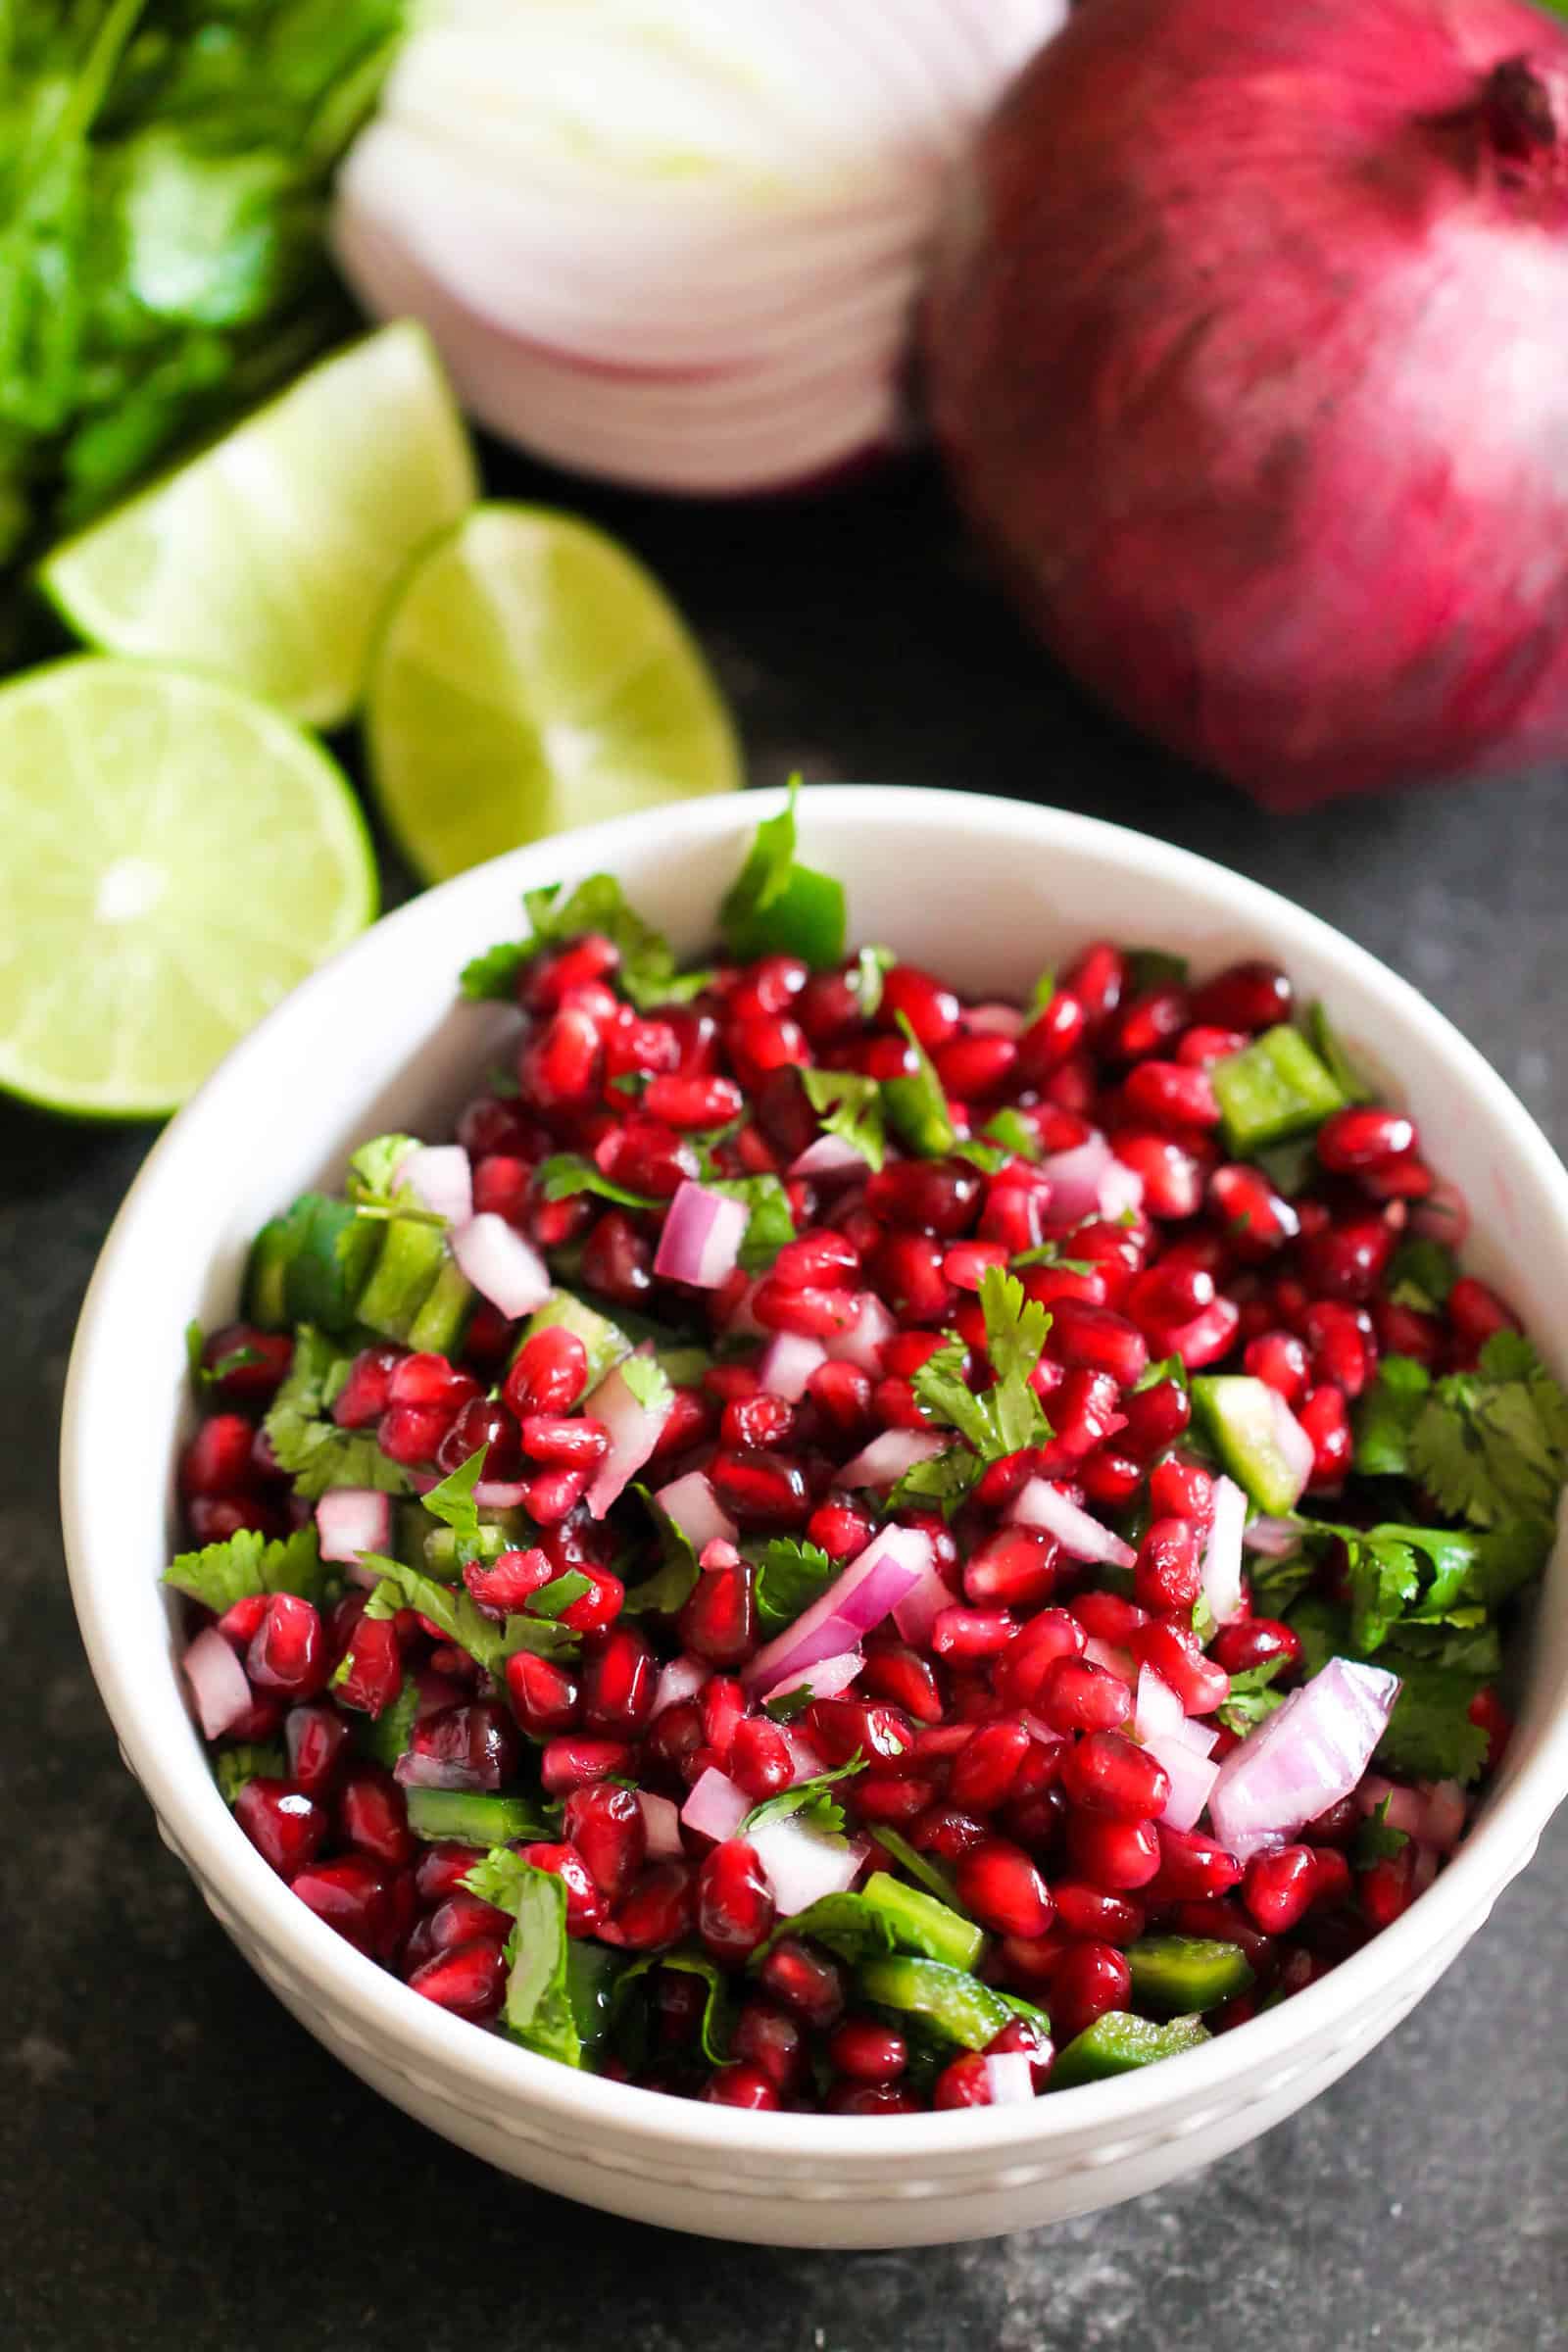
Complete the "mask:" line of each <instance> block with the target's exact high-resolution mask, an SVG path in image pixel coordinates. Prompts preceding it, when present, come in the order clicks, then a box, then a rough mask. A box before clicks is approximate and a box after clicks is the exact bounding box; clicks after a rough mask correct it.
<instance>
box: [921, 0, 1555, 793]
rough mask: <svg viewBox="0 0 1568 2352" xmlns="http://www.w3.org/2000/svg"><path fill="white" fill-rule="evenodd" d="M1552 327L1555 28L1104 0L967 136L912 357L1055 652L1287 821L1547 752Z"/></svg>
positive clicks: (1023, 599) (964, 485) (1235, 0)
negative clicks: (1360, 797)
mask: <svg viewBox="0 0 1568 2352" xmlns="http://www.w3.org/2000/svg"><path fill="white" fill-rule="evenodd" d="M1520 61H1524V62H1522V63H1521V62H1520ZM1565 315H1568V28H1565V27H1564V26H1563V25H1561V24H1558V23H1555V22H1553V20H1552V19H1551V18H1549V17H1548V16H1546V15H1545V14H1544V13H1543V12H1541V11H1539V10H1538V9H1536V8H1535V7H1532V6H1529V5H1525V4H1524V0H1314V5H1312V6H1310V7H1297V8H1271V7H1259V6H1257V5H1256V0H1181V5H1180V6H1179V7H1177V6H1173V5H1171V0H1095V5H1094V6H1093V7H1088V8H1082V9H1079V10H1078V11H1076V12H1075V13H1074V15H1073V17H1072V18H1071V20H1070V22H1069V24H1068V26H1067V28H1066V30H1065V31H1064V32H1063V33H1062V34H1060V35H1059V36H1058V38H1057V39H1056V40H1055V41H1054V42H1052V43H1051V44H1050V45H1049V46H1048V47H1047V48H1046V49H1045V50H1043V51H1042V52H1041V54H1040V55H1039V57H1038V58H1037V59H1036V60H1035V61H1034V62H1033V63H1032V64H1031V65H1030V66H1029V67H1028V68H1027V69H1026V71H1025V72H1024V73H1023V74H1022V75H1021V76H1020V77H1019V79H1018V80H1017V81H1016V82H1014V84H1013V85H1012V87H1011V89H1010V91H1009V92H1008V93H1007V95H1006V96H1005V99H1004V100H1003V103H1002V105H1001V107H1000V108H999V110H998V111H997V113H996V114H995V115H994V116H993V118H992V121H991V123H990V125H989V127H988V128H987V130H986V131H985V132H984V133H983V134H982V138H981V140H980V142H979V145H978V147H977V149H976V150H975V152H974V153H973V155H972V156H971V159H970V162H969V165H968V167H967V171H966V172H965V174H964V175H963V177H962V179H961V183H960V184H959V185H958V187H957V188H956V193H955V197H954V201H953V203H952V205H951V207H950V210H949V213H948V217H947V221H946V223H945V228H944V232H943V235H942V238H941V239H940V241H939V251H938V257H937V262H936V266H935V270H934V274H933V278H932V281H931V287H930V293H929V299H928V302H927V305H926V311H925V319H924V340H925V349H926V357H927V363H928V371H929V378H930V398H931V409H932V415H933V421H934V425H935V429H936V433H937V436H938V438H939V441H940V442H941V444H942V446H943V448H944V451H945V453H946V455H947V458H948V460H949V463H950V465H951V467H952V470H953V474H954V477H955V480H956V485H957V488H958V492H959V495H960V498H961V499H962V501H963V503H964V505H965V506H966V508H967V509H968V511H969V514H970V515H971V516H972V518H973V519H974V521H975V522H976V523H977V524H978V526H979V527H980V529H981V531H982V533H983V535H984V536H985V537H986V538H987V539H988V541H989V542H990V544H991V546H992V549H993V551H994V553H995V555H996V557H997V560H998V563H999V564H1000V566H1001V569H1002V572H1003V574H1004V576H1005V579H1006V581H1007V582H1008V584H1009V586H1010V587H1011V588H1012V590H1013V591H1014V592H1015V594H1016V596H1017V598H1018V601H1019V603H1020V604H1021V606H1022V608H1023V610H1024V612H1025V613H1026V614H1027V615H1028V617H1029V618H1030V619H1031V620H1032V622H1033V623H1034V625H1035V626H1036V627H1037V628H1038V629H1039V631H1040V633H1041V635H1042V636H1043V637H1044V638H1045V640H1046V642H1047V644H1048V645H1049V646H1050V647H1051V649H1052V650H1053V652H1054V653H1055V654H1056V655H1057V656H1058V657H1059V659H1060V660H1061V661H1062V662H1064V663H1065V664H1066V666H1067V667H1068V668H1069V669H1071V670H1072V671H1073V672H1074V673H1075V674H1076V675H1077V676H1078V677H1079V678H1080V679H1081V680H1082V681H1083V682H1084V683H1085V684H1086V685H1088V686H1089V687H1090V688H1091V689H1092V690H1093V691H1094V692H1095V693H1097V694H1098V695H1100V696H1101V697H1102V698H1103V700H1104V701H1105V702H1107V703H1108V704H1110V705H1112V706H1113V707H1114V708H1116V709H1117V710H1119V711H1123V712H1124V713H1126V714H1127V715H1128V716H1130V717H1132V718H1133V719H1135V720H1136V721H1137V722H1139V723H1140V724H1142V725H1143V726H1144V727H1145V728H1147V729H1148V730H1149V731H1150V732H1151V733H1152V734H1153V735H1156V736H1158V737H1159V738H1160V739H1161V740H1162V741H1163V742H1165V743H1166V744H1167V745H1169V746H1170V747H1171V748H1172V749H1173V750H1175V751H1177V752H1179V753H1181V754H1183V755H1184V756H1185V757H1187V758H1189V759H1191V760H1196V761H1199V762H1201V763H1203V764H1205V765H1208V766H1210V767H1213V768H1217V769H1218V770H1220V771H1221V773H1223V774H1225V775H1227V776H1229V777H1230V778H1232V779H1233V780H1234V781H1235V782H1237V783H1240V784H1243V785H1245V786H1246V787H1247V788H1248V789H1249V790H1250V791H1251V792H1252V793H1254V794H1255V795H1256V797H1257V798H1258V799H1260V800H1262V801H1263V802H1265V803H1266V804H1267V805H1268V806H1270V807H1273V808H1276V809H1294V808H1301V807H1305V806H1308V805H1310V804H1312V803H1314V802H1317V801H1320V800H1323V799H1327V798H1328V797H1330V796H1331V795H1333V794H1336V793H1343V792H1358V791H1366V790H1372V789H1376V788H1380V787H1383V786H1387V785H1390V784H1395V783H1405V782H1416V781H1424V780H1430V779H1438V778H1444V777H1453V776H1457V775H1461V774H1469V773H1482V772H1486V771H1487V770H1491V769H1504V768H1510V767H1512V768H1518V767H1521V766H1523V765H1524V764H1526V762H1527V761H1529V760H1531V759H1533V758H1541V757H1545V756H1548V755H1550V754H1551V753H1553V752H1556V753H1561V752H1562V751H1563V750H1564V749H1565V748H1568V468H1565V467H1564V466H1563V465H1562V463H1561V458H1560V452H1561V449H1562V446H1563V443H1564V440H1565V438H1568V370H1565V369H1564V367H1563V364H1562V361H1563V342H1562V325H1561V321H1562V319H1563V318H1564V316H1565Z"/></svg>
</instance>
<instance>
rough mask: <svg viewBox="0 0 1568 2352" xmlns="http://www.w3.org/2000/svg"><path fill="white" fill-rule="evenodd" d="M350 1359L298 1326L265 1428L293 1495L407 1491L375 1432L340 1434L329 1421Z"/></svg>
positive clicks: (324, 1338) (322, 1336) (346, 1431)
mask: <svg viewBox="0 0 1568 2352" xmlns="http://www.w3.org/2000/svg"><path fill="white" fill-rule="evenodd" d="M351 1360H352V1359H351V1358H350V1357H349V1356H348V1355H346V1354H344V1353H342V1352H341V1351H340V1349H339V1348H337V1347H336V1345H335V1344H334V1343H333V1341H331V1340H330V1339H329V1338H328V1337H327V1336H326V1334H325V1333H324V1332H320V1331H317V1330H316V1329H314V1328H313V1326H312V1325H311V1324H309V1323H302V1324H301V1325H300V1327H299V1329H298V1331H297V1332H296V1334H295V1338H294V1360H293V1363H292V1364H291V1365H290V1367H289V1373H288V1378H287V1379H286V1380H285V1381H284V1383H283V1385H282V1387H281V1388H280V1389H279V1390H278V1392H277V1395H276V1396H275V1397H273V1399H272V1404H271V1409H270V1412H269V1413H268V1416H267V1420H266V1423H265V1425H264V1426H265V1428H266V1430H267V1435H268V1440H269V1442H270V1446H271V1448H272V1451H273V1453H274V1454H275V1455H276V1457H277V1465H278V1468H279V1469H280V1470H286V1471H288V1472H289V1474H290V1475H291V1476H292V1478H293V1480H294V1492H295V1494H296V1495H306V1496H307V1497H309V1498H310V1499H311V1500H315V1499H316V1497H318V1496H319V1495H324V1494H325V1493H326V1492H327V1490H328V1488H330V1487H373V1488H375V1489H376V1490H377V1492H378V1493H380V1494H384V1495H406V1494H407V1493H408V1491H409V1480H408V1476H407V1473H406V1472H405V1471H403V1470H402V1469H400V1468H399V1466H398V1464H397V1463H396V1462H391V1461H388V1459H387V1457H386V1455H385V1454H384V1453H383V1452H382V1451H381V1448H380V1446H378V1445H377V1444H376V1442H375V1432H374V1430H373V1429H339V1427H338V1426H337V1423H336V1422H335V1421H334V1420H332V1418H331V1417H330V1407H331V1404H332V1400H333V1398H334V1397H337V1396H338V1395H339V1394H340V1393H341V1391H342V1387H343V1383H344V1381H345V1380H346V1379H347V1377H348V1371H349V1364H350V1362H351Z"/></svg>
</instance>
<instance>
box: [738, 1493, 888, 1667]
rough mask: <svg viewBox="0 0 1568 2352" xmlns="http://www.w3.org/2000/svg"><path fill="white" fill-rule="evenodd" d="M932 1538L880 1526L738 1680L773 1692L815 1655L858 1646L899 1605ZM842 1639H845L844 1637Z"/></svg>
mask: <svg viewBox="0 0 1568 2352" xmlns="http://www.w3.org/2000/svg"><path fill="white" fill-rule="evenodd" d="M932 1556H933V1554H932V1548H931V1539H930V1537H929V1536H926V1535H922V1534H921V1533H920V1531H919V1529H918V1528H913V1527H884V1528H883V1529H882V1531H881V1533H880V1534H879V1535H875V1536H873V1537H872V1539H871V1541H870V1543H869V1544H867V1545H866V1547H865V1549H864V1550H863V1551H862V1552H859V1553H858V1554H857V1556H856V1557H855V1558H854V1559H853V1560H851V1562H850V1564H849V1566H848V1567H847V1568H846V1569H845V1570H844V1571H843V1573H842V1575H840V1576H837V1577H835V1579H834V1580H833V1582H832V1584H830V1585H829V1587H828V1589H827V1591H826V1592H825V1593H821V1594H819V1595H818V1597H817V1598H816V1599H815V1600H813V1601H812V1603H811V1605H810V1607H809V1609H806V1610H804V1611H803V1612H802V1614H801V1615H800V1616H799V1617H797V1618H796V1620H795V1623H794V1624H793V1625H790V1626H786V1627H785V1629H784V1631H783V1632H782V1633H781V1634H776V1635H775V1636H774V1638H773V1640H772V1641H771V1642H765V1643H764V1644H763V1646H762V1647H761V1648H760V1650H759V1651H758V1653H757V1655H756V1657H755V1658H753V1660H752V1662H751V1664H750V1665H749V1666H748V1667H747V1668H746V1670H745V1673H744V1675H743V1677H742V1680H743V1681H744V1682H746V1683H747V1684H748V1685H749V1686H750V1687H751V1688H752V1689H753V1690H757V1689H766V1690H769V1691H771V1690H774V1689H776V1688H777V1687H778V1685H779V1684H780V1683H784V1682H786V1681H787V1679H788V1678H791V1677H793V1678H794V1680H795V1681H797V1682H798V1681H799V1680H800V1678H801V1675H802V1672H803V1671H804V1669H805V1668H806V1667H808V1666H814V1665H815V1664H816V1662H817V1660H818V1659H819V1658H830V1657H833V1656H836V1655H837V1654H838V1653H839V1652H840V1651H843V1650H851V1649H854V1648H856V1647H858V1642H859V1637H860V1635H861V1634H868V1633H870V1632H871V1630H872V1628H873V1627H874V1626H878V1625H880V1624H881V1622H882V1620H883V1618H884V1617H886V1616H887V1615H888V1614H889V1612H890V1611H891V1610H892V1609H893V1608H894V1607H895V1606H896V1605H897V1604H898V1602H899V1601H900V1600H901V1599H902V1598H903V1597H904V1595H905V1593H907V1592H908V1591H909V1590H910V1589H911V1587H912V1586H914V1585H916V1584H917V1583H918V1582H919V1579H920V1574H921V1571H922V1570H923V1569H925V1568H927V1567H929V1565H930V1563H931V1559H932ZM846 1637H847V1638H846Z"/></svg>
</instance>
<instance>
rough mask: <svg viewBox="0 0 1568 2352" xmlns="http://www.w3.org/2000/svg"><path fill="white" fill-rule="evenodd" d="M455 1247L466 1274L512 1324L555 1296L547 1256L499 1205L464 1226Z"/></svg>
mask: <svg viewBox="0 0 1568 2352" xmlns="http://www.w3.org/2000/svg"><path fill="white" fill-rule="evenodd" d="M451 1249H452V1254H453V1256H454V1257H455V1258H456V1260H457V1262H458V1269H459V1271H460V1273H462V1274H463V1275H464V1276H465V1277H466V1280H467V1281H469V1282H471V1283H472V1285H473V1287H474V1289H475V1290H476V1291H477V1292H478V1294H479V1296H480V1298H481V1299H489V1301H490V1303H491V1305H492V1306H494V1307H498V1308H499V1309H500V1311H501V1313H502V1314H504V1315H505V1316H506V1317H507V1320H508V1321H509V1322H514V1323H515V1321H516V1320H517V1318H518V1317H519V1316H521V1315H531V1314H532V1313H533V1310H534V1308H535V1307H536V1306H543V1304H544V1302H545V1300H546V1299H548V1298H549V1296H550V1292H551V1287H552V1286H551V1281H550V1269H549V1267H548V1266H547V1265H546V1264H545V1261H544V1259H543V1258H542V1257H541V1256H540V1255H539V1252H538V1250H535V1249H534V1248H533V1246H532V1245H531V1243H528V1242H525V1241H524V1240H523V1238H522V1236H521V1234H520V1233H517V1232H515V1231H514V1229H513V1227H512V1226H510V1225H509V1224H508V1223H507V1220H506V1218H505V1217H498V1216H497V1215H496V1214H495V1212H494V1210H493V1209H486V1210H485V1211H484V1213H483V1214H482V1215H481V1216H477V1217H470V1218H469V1220H468V1222H467V1224H466V1225H460V1226H459V1227H458V1228H457V1229H456V1231H455V1232H454V1233H453V1235H452V1239H451Z"/></svg>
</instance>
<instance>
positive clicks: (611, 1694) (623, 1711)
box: [582, 1626, 659, 1740]
mask: <svg viewBox="0 0 1568 2352" xmlns="http://www.w3.org/2000/svg"><path fill="white" fill-rule="evenodd" d="M658 1682H659V1667H658V1664H657V1662H656V1660H655V1658H654V1653H653V1651H652V1650H651V1649H650V1648H649V1646H648V1644H647V1642H645V1641H644V1640H643V1638H642V1636H641V1634H638V1633H634V1632H633V1631H632V1630H631V1628H630V1627H629V1626H616V1627H615V1628H614V1629H613V1631H612V1632H611V1633H610V1634H609V1635H608V1636H607V1637H606V1639H605V1641H604V1642H603V1643H602V1644H601V1645H600V1646H599V1647H598V1648H596V1649H595V1650H594V1651H593V1652H592V1654H591V1655H590V1656H588V1657H587V1658H585V1660H584V1662H583V1670H582V1721H583V1727H584V1729H585V1730H587V1731H590V1732H602V1733H605V1734H607V1735H608V1736H609V1737H610V1738H612V1739H615V1740H635V1739H636V1738H637V1736H638V1734H639V1733H640V1732H642V1731H643V1730H645V1729H646V1727H647V1724H648V1722H649V1719H650V1718H651V1716H652V1714H653V1711H654V1694H655V1691H656V1689H657V1686H658Z"/></svg>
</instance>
